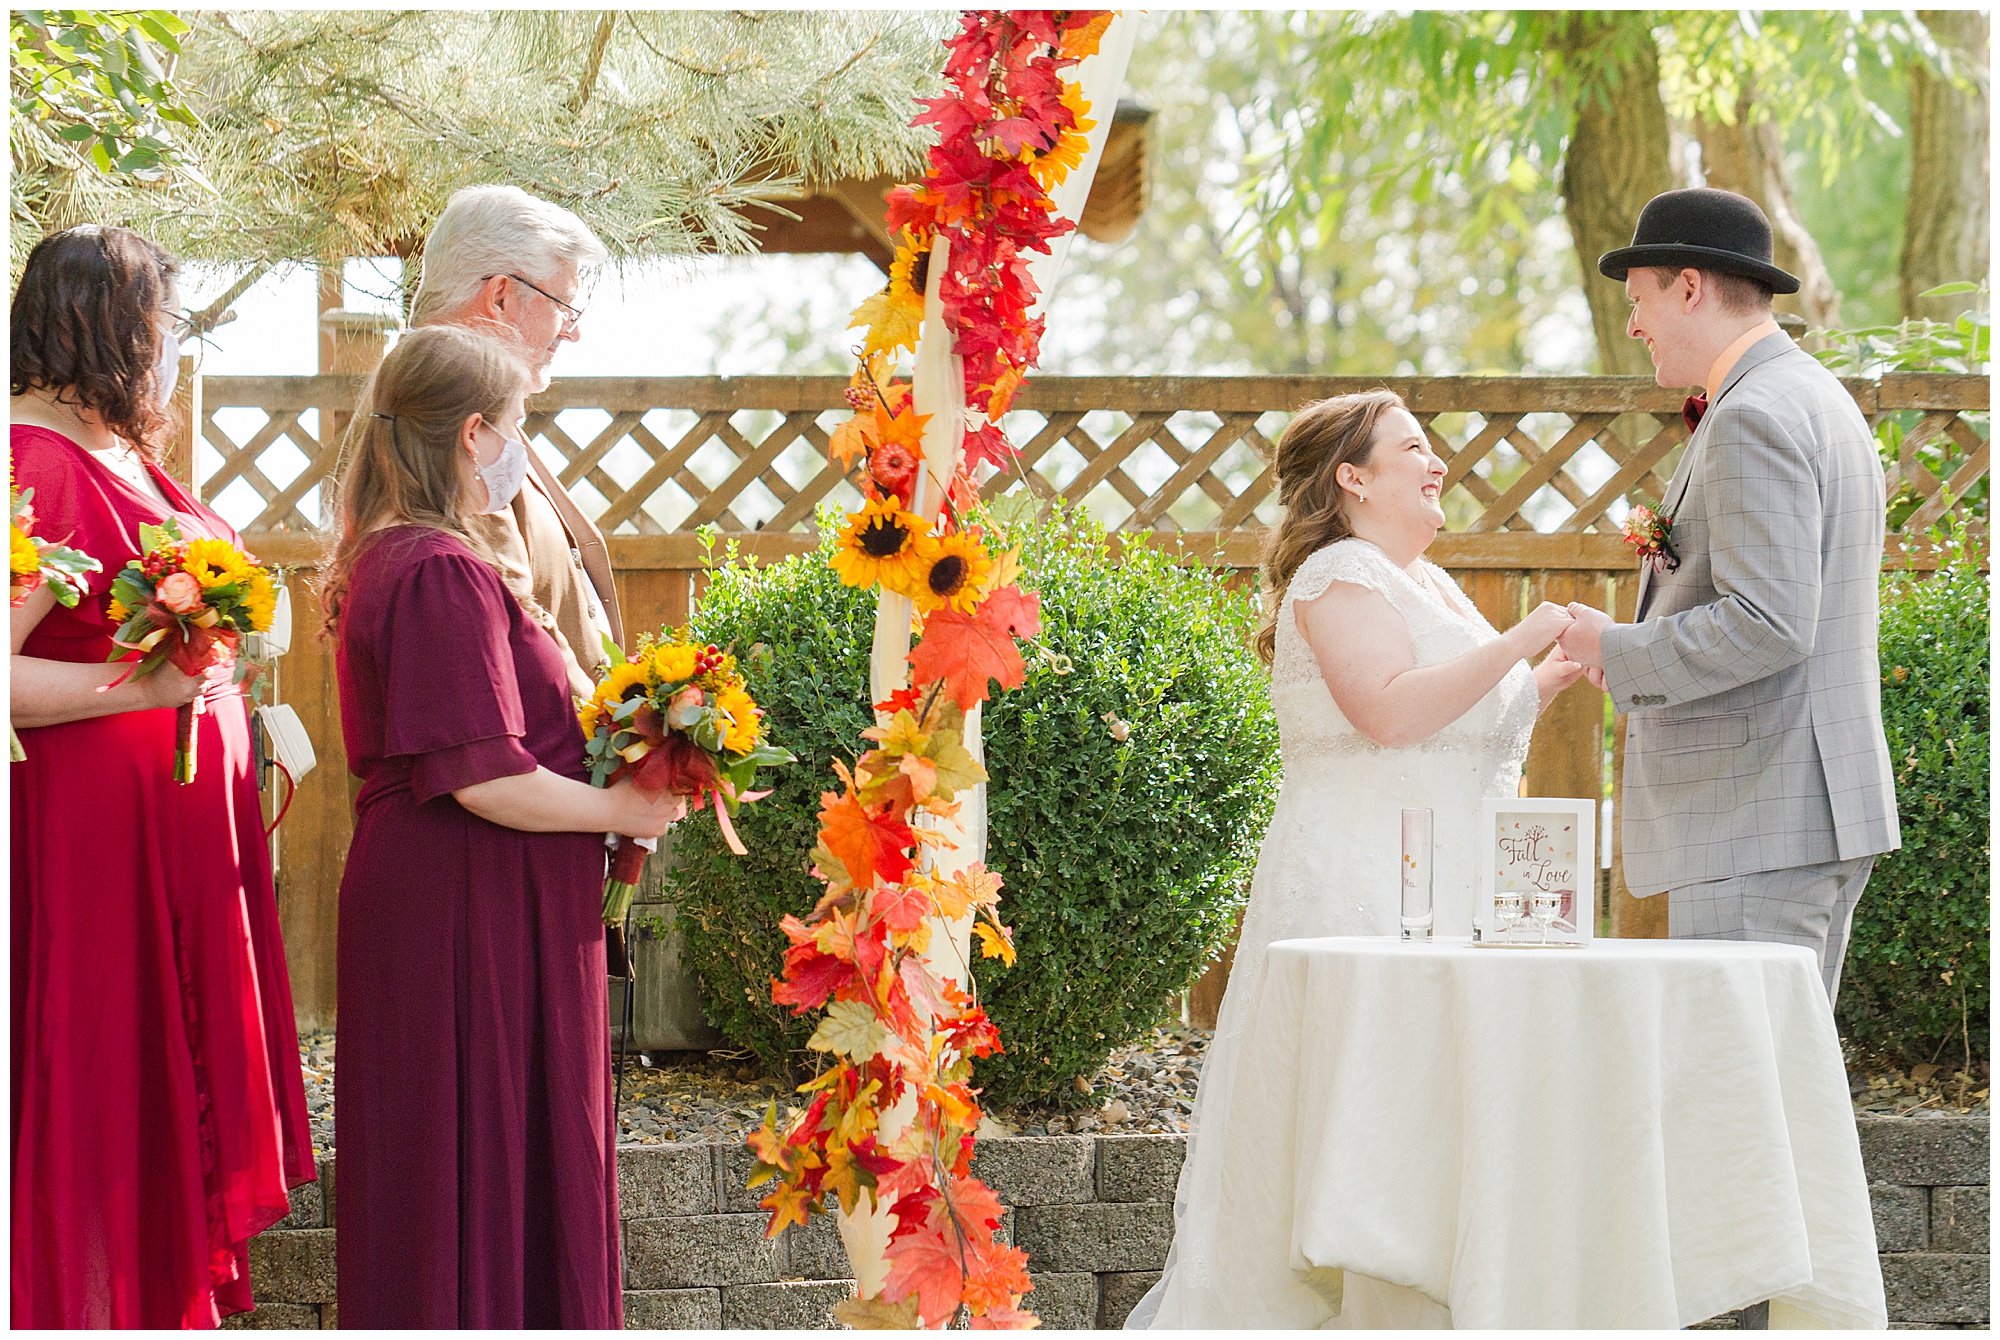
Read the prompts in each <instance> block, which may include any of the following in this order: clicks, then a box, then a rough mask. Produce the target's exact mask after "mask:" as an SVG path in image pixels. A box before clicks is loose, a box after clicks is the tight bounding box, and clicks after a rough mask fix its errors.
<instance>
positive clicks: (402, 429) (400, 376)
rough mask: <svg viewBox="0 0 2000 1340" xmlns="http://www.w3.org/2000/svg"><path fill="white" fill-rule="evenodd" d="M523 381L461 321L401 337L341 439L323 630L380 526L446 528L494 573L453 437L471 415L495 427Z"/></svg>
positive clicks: (486, 339) (489, 341)
mask: <svg viewBox="0 0 2000 1340" xmlns="http://www.w3.org/2000/svg"><path fill="white" fill-rule="evenodd" d="M529 380H530V374H529V372H528V368H527V365H526V364H524V363H522V362H521V360H520V359H519V358H516V357H515V356H514V355H513V354H512V353H511V352H509V351H508V350H507V349H506V347H505V346H503V345H502V344H501V343H500V342H499V341H498V340H495V339H493V338H491V337H490V336H486V335H481V334H478V333H477V332H474V331H470V330H466V329H464V328H462V327H458V326H428V327H425V328H424V329H422V330H416V331H412V332H410V333H409V334H407V335H405V336H404V337H403V338H402V339H401V340H399V341H397V343H396V347H395V348H394V349H391V350H390V351H389V355H388V357H386V358H384V359H383V360H382V363H381V366H380V367H378V368H376V369H375V371H374V373H373V374H372V375H371V376H370V377H369V378H368V383H367V385H366V386H365V387H364V388H363V389H362V392H361V402H360V404H359V405H358V406H356V408H355V413H354V418H353V421H352V422H351V423H349V424H348V428H347V436H346V438H345V440H344V441H343V442H342V445H341V456H342V457H343V458H344V460H345V462H346V464H345V466H344V467H343V468H342V470H341V472H340V484H339V489H338V494H337V507H338V513H339V517H340V525H339V529H338V531H337V534H336V537H335V540H334V544H333V549H332V552H331V553H330V554H329V555H328V557H327V560H326V561H325V562H324V563H323V564H322V565H321V568H320V584H319V595H320V608H321V609H323V610H324V611H325V612H326V614H325V625H324V631H325V632H326V633H328V634H332V633H334V632H336V631H337V629H338V626H339V620H340V609H341V606H342V604H343V603H344V602H345V600H346V597H347V587H348V582H349V581H350V579H351V578H352V576H353V573H354V564H355V562H356V560H358V559H359V558H360V557H361V555H362V553H363V552H364V551H365V550H366V549H367V547H368V546H369V544H370V543H371V542H372V539H373V537H374V536H375V535H376V534H377V533H379V532H380V531H381V530H382V529H383V528H385V527H388V526H428V527H431V528H432V529H435V530H442V531H446V532H448V533H449V534H451V535H454V536H456V537H457V538H458V539H460V540H462V541H464V542H465V544H466V546H467V547H468V548H469V549H471V550H472V552H473V553H475V554H477V555H479V557H480V558H481V559H483V560H484V561H485V562H487V563H488V564H490V565H492V567H493V569H494V571H495V572H498V571H499V564H498V563H497V562H496V561H495V560H494V556H493V551H492V549H491V548H490V547H489V546H488V545H487V544H486V542H485V541H484V540H482V539H480V538H479V537H478V536H477V535H475V534H473V532H472V531H471V529H470V528H468V527H467V525H466V520H465V519H466V515H467V513H466V511H465V506H464V503H465V498H464V494H465V472H464V467H463V466H462V465H461V464H460V463H459V461H460V458H459V451H458V439H459V434H460V432H461V431H463V429H464V427H465V421H466V420H467V419H469V418H471V417H472V416H473V415H475V414H476V415H479V416H480V417H481V418H483V419H485V420H486V421H487V422H488V423H491V424H496V425H497V424H498V423H499V422H500V420H501V416H502V415H503V414H504V413H505V412H506V410H507V408H508V402H509V401H510V400H512V399H513V397H515V396H516V395H519V394H521V393H523V392H524V391H526V389H527V387H528V384H529Z"/></svg>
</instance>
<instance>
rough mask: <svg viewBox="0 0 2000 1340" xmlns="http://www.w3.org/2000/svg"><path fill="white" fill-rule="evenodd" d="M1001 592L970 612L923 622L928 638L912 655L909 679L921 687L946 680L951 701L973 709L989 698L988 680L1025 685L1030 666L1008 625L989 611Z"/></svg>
mask: <svg viewBox="0 0 2000 1340" xmlns="http://www.w3.org/2000/svg"><path fill="white" fill-rule="evenodd" d="M999 594H1000V593H999V592H997V591H996V592H994V594H993V595H992V596H988V597H987V599H986V601H985V603H984V604H982V605H981V606H980V607H979V609H978V610H977V611H976V612H974V613H972V614H960V613H959V612H958V611H957V610H955V609H949V608H947V609H941V610H936V611H933V612H932V613H931V615H930V617H929V618H927V619H925V620H924V640H923V641H921V642H919V643H917V645H916V646H915V647H914V648H912V649H911V651H910V669H911V670H912V672H913V673H912V675H911V678H912V679H913V680H914V681H915V682H916V683H917V685H918V687H922V686H924V685H926V684H929V683H931V682H932V681H934V680H943V681H944V686H945V692H947V693H949V694H950V695H951V698H952V701H953V702H955V703H957V704H958V705H959V706H960V707H965V708H970V707H971V706H972V705H973V704H974V703H982V702H985V701H986V699H987V698H988V697H989V696H990V693H989V691H988V689H987V687H986V683H987V681H988V680H997V681H999V684H1000V687H1001V688H1003V689H1013V688H1019V687H1020V686H1021V677H1022V675H1023V674H1024V673H1025V672H1026V670H1027V667H1026V666H1025V665H1023V664H1022V662H1021V653H1020V651H1019V650H1017V649H1016V648H1015V646H1014V635H1013V633H1011V632H1010V631H1008V628H1007V625H1006V623H1005V622H1004V621H1002V620H999V619H995V618H994V617H993V616H992V615H990V614H988V613H987V606H988V605H991V604H992V603H993V600H994V598H995V597H997V596H998V595H999Z"/></svg>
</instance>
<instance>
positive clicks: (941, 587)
mask: <svg viewBox="0 0 2000 1340" xmlns="http://www.w3.org/2000/svg"><path fill="white" fill-rule="evenodd" d="M992 567H993V560H992V559H991V558H989V557H987V554H986V549H985V546H983V545H981V544H980V543H979V541H977V540H975V539H973V538H972V537H971V536H970V535H966V534H963V533H961V534H957V535H946V536H944V537H942V538H941V539H936V540H932V541H931V542H930V544H929V545H927V546H925V553H924V556H923V559H922V561H921V563H920V565H919V567H918V568H917V578H916V583H915V590H914V591H913V592H912V593H911V595H912V597H913V598H914V599H915V600H916V602H917V608H918V609H920V610H922V611H923V612H924V613H926V614H928V613H930V612H931V611H932V610H939V609H945V608H950V609H955V610H957V611H958V612H959V613H960V614H970V613H972V607H973V606H974V605H977V604H978V603H979V594H980V587H981V586H982V585H983V584H984V583H985V581H986V575H987V573H988V572H989V571H991V569H992Z"/></svg>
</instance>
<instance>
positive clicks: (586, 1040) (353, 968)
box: [324, 327, 685, 1328]
mask: <svg viewBox="0 0 2000 1340" xmlns="http://www.w3.org/2000/svg"><path fill="white" fill-rule="evenodd" d="M527 386H528V372H527V369H526V368H525V367H524V366H523V365H522V364H521V363H520V362H518V361H517V360H516V359H515V358H514V357H513V356H512V355H510V354H509V353H507V352H506V351H505V350H504V349H503V348H502V347H501V346H500V345H499V344H497V343H496V342H494V341H492V340H490V339H488V338H486V337H484V336H481V335H477V334H473V333H471V332H468V331H465V330H462V329H458V328H455V327H430V328H425V329H421V330H418V331H416V332H414V333H412V334H410V335H408V336H405V337H404V339H403V340H402V341H401V342H400V343H399V344H398V345H397V346H396V348H395V349H394V350H392V351H391V352H390V354H389V356H388V357H387V358H386V359H385V360H383V363H382V366H381V368H380V369H379V370H378V371H377V372H376V374H375V377H374V380H373V382H372V383H371V384H370V387H369V390H368V392H367V393H365V394H364V396H363V398H362V405H361V408H360V410H359V411H358V412H357V413H356V415H355V420H354V425H355V430H354V432H353V435H352V436H351V437H350V439H349V444H348V454H349V459H350V461H351V464H350V465H349V467H348V469H347V471H346V473H345V474H344V476H343V477H342V479H341V493H340V498H341V531H340V538H339V542H338V547H337V548H336V549H335V551H334V555H333V557H332V559H331V560H330V561H329V562H328V564H327V567H326V578H325V586H324V599H325V604H326V610H327V620H328V625H329V627H330V628H332V629H333V630H334V631H335V633H336V635H337V637H338V641H339V673H340V708H341V726H342V731H343V734H344V736H345V738H346V741H347V758H348V763H349V765H350V766H351V767H352V768H353V769H354V771H355V773H356V774H358V775H359V776H360V777H361V779H362V786H361V793H360V796H359V798H358V799H357V800H356V802H355V808H356V815H357V818H356V821H355V827H354V845H353V847H352V848H351V849H350V850H349V852H348V857H347V870H346V873H345V876H344V877H343V878H342V880H341V884H340V962H339V968H340V973H339V981H340V987H339V992H340V1001H339V1004H340V1068H339V1070H338V1072H337V1078H336V1085H337V1090H336V1102H335V1114H336V1115H335V1120H336V1122H337V1126H336V1130H337V1132H338V1134H337V1142H338V1144H339V1147H340V1213H339V1215H338V1216H337V1217H336V1222H337V1225H338V1231H339V1253H340V1311H341V1323H342V1324H343V1325H344V1326H349V1327H354V1326H360V1327H397V1328H407V1327H447V1328H448V1327H459V1328H474V1327H478V1328H486V1327H510V1328H511V1327H537V1328H543V1327H561V1328H578V1327H592V1328H599V1327H617V1326H620V1325H621V1324H622V1321H623V1316H624V1308H623V1303H622V1295H621V1294H620V1291H619V1269H618V1184H617V1172H616V1168H615V1165H614V1161H613V1113H612V1104H613V1098H612V1093H611V1088H610V1084H609V1076H610V1033H609V1027H608V1021H609V1011H608V1010H607V1008H606V1001H605V974H604V928H603V925H602V924H601V922H600V919H599V915H598V908H599V902H600V899H601V897H602V893H603V886H604V835H605V833H606V832H615V833H626V834H630V835H633V836H637V837H651V836H657V835H658V834H660V833H662V832H664V831H665V829H666V827H667V825H668V823H669V822H670V821H671V820H673V819H677V818H679V817H680V814H681V812H682V811H683V810H684V808H685V802H684V801H683V800H681V799H680V798H679V797H673V798H665V799H662V800H660V801H657V802H653V801H648V800H646V799H645V798H644V797H642V796H641V795H640V794H639V793H638V792H637V791H636V790H635V789H633V788H632V787H631V786H629V785H620V786H614V787H612V788H610V789H608V790H598V789H595V788H593V787H591V786H590V785H589V783H588V782H587V781H585V780H584V778H585V777H586V776H587V775H588V774H587V772H586V769H585V767H584V753H583V746H584V739H583V732H582V729H581V728H580V727H579V726H578V725H577V719H576V712H575V708H574V705H573V704H572V702H571V700H570V690H569V680H568V677H567V675H566V673H565V671H564V667H563V657H562V652H561V651H560V649H558V648H557V646H556V644H555V642H554V641H553V640H552V639H551V638H550V637H549V635H548V634H547V633H546V632H544V631H543V630H542V628H541V627H540V626H539V624H538V623H537V622H536V621H535V619H533V618H532V617H530V615H529V614H528V613H527V612H526V611H525V610H523V609H522V607H521V606H520V605H519V604H518V603H517V602H516V601H515V598H514V597H513V596H512V595H511V594H509V592H508V589H507V587H506V585H505V584H504V583H503V582H502V581H501V579H500V574H499V572H498V570H497V569H496V568H495V566H494V565H493V561H492V557H491V555H490V554H488V553H485V552H483V550H482V547H481V545H480V544H479V542H478V541H477V540H475V539H474V538H473V537H472V536H471V534H470V533H469V532H468V531H467V529H466V526H465V517H466V516H468V515H470V514H472V513H475V512H493V511H498V510H500V509H501V508H503V507H506V506H507V505H508V504H509V503H510V502H511V501H512V499H513V496H514V492H515V490H517V489H518V488H519V487H520V484H521V479H522V476H523V474H524V472H525V471H526V468H527V457H526V454H525V453H526V451H527V450H528V448H527V446H526V445H525V443H524V442H523V441H522V438H521V422H522V418H523V410H522V397H523V395H524V393H525V392H526V389H527Z"/></svg>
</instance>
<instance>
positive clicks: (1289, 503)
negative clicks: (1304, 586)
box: [1257, 388, 1409, 665]
mask: <svg viewBox="0 0 2000 1340" xmlns="http://www.w3.org/2000/svg"><path fill="white" fill-rule="evenodd" d="M1408 408H1409V406H1408V405H1406V404H1404V403H1403V397H1401V396H1399V395H1397V394H1396V393H1395V392H1394V391H1390V390H1386V389H1382V388H1377V389H1376V390H1373V391H1361V392H1357V393H1356V394H1354V395H1337V396H1331V397H1329V398H1327V399H1325V400H1315V401H1313V402H1312V403H1311V404H1309V405H1306V406H1304V407H1303V408H1301V409H1300V410H1299V411H1298V413H1296V414H1294V415H1293V416H1292V421H1291V422H1290V423H1288V424H1286V425H1285V431H1284V432H1283V433H1282V434H1281V435H1280V436H1279V438H1278V450H1277V453H1276V460H1275V461H1274V463H1273V464H1274V466H1275V468H1276V470H1277V472H1278V501H1279V502H1281V503H1283V504H1284V507H1285V517H1284V520H1282V521H1280V522H1279V523H1278V524H1277V526H1276V527H1275V528H1274V529H1273V530H1272V531H1271V538H1270V540H1269V541H1267V542H1266V543H1265V545H1264V600H1265V605H1266V608H1265V611H1264V626H1263V627H1262V628H1259V629H1258V630H1257V656H1258V658H1259V659H1260V660H1262V661H1263V662H1264V664H1266V665H1269V664H1270V663H1271V661H1272V659H1273V658H1274V657H1275V656H1276V655H1277V650H1278V610H1279V607H1280V606H1282V605H1283V604H1284V601H1285V588H1286V587H1287V586H1290V585H1291V582H1292V574H1293V573H1295V572H1297V571H1298V570H1299V564H1301V563H1303V562H1305V561H1306V560H1307V559H1308V558H1310V557H1312V556H1313V555H1314V554H1315V553H1317V552H1318V551H1320V550H1321V549H1324V548H1326V546H1328V545H1330V544H1332V543H1334V542H1335V541H1336V540H1344V539H1347V538H1348V537H1349V536H1351V535H1353V534H1354V527H1353V526H1352V525H1351V524H1350V523H1349V521H1348V518H1347V510H1346V509H1347V506H1348V499H1347V491H1346V490H1345V489H1343V488H1341V487H1340V483H1339V481H1338V480H1336V479H1335V478H1334V476H1335V475H1336V474H1337V473H1338V472H1339V470H1340V467H1341V466H1342V465H1355V466H1363V465H1366V464H1368V459H1369V457H1370V456H1372V455H1373V454H1374V451H1375V425H1376V424H1378V423H1380V422H1381V420H1382V416H1383V415H1384V414H1387V413H1388V412H1389V411H1390V410H1392V409H1403V410H1406V409H1408Z"/></svg>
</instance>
